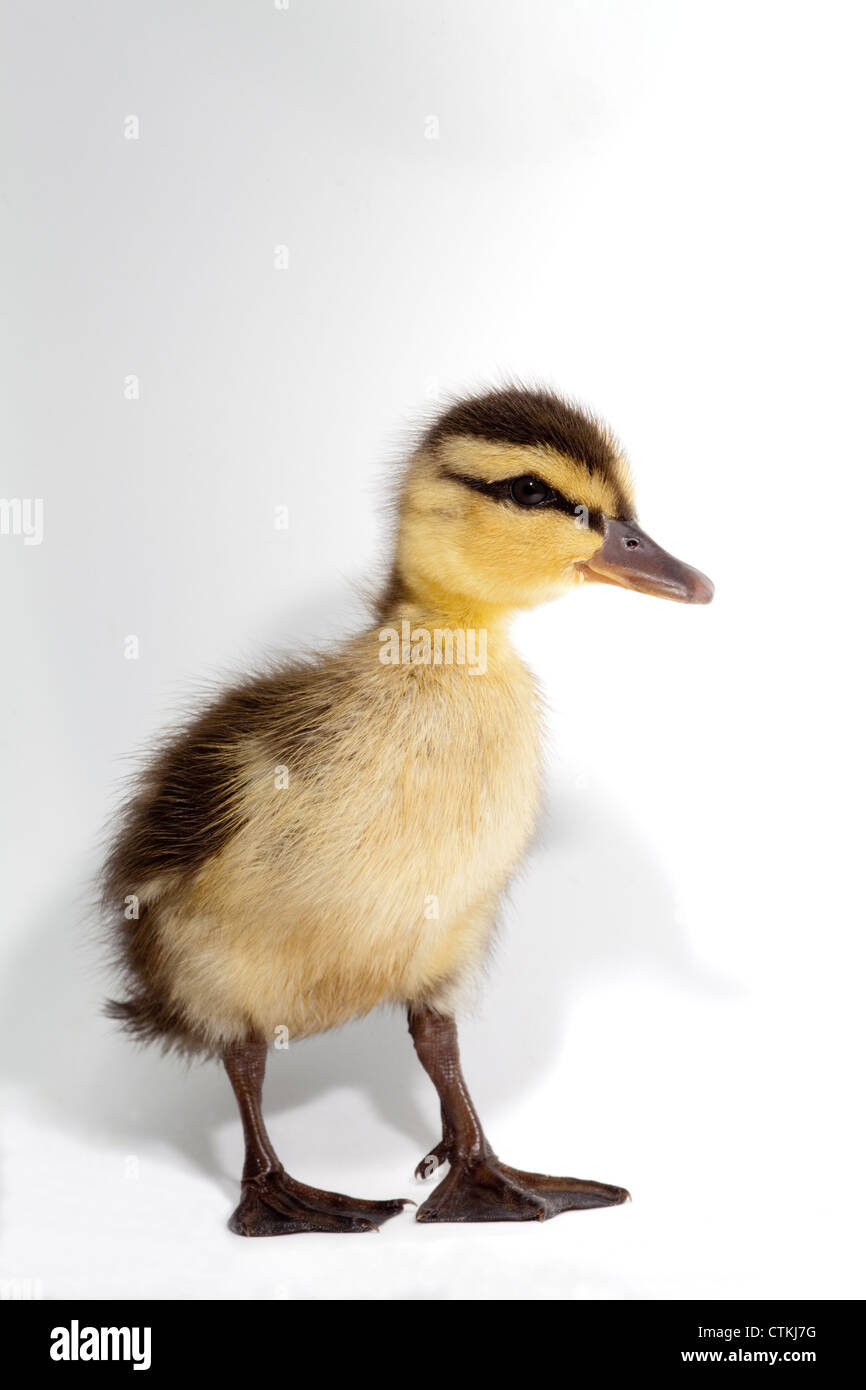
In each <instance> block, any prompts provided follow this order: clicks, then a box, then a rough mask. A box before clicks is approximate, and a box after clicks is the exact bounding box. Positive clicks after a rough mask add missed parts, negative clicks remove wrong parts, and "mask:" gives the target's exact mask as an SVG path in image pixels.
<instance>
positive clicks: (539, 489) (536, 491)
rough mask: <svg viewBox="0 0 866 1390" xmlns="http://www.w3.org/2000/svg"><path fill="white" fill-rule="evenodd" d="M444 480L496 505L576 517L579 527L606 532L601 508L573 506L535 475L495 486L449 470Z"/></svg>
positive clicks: (505, 480)
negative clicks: (507, 504)
mask: <svg viewBox="0 0 866 1390" xmlns="http://www.w3.org/2000/svg"><path fill="white" fill-rule="evenodd" d="M445 477H446V478H451V479H453V481H454V482H455V483H463V485H464V487H471V488H472V490H473V492H481V493H483V494H484V496H485V497H492V498H493V499H494V501H496V502H510V503H511V504H512V505H513V506H518V507H521V508H523V509H524V510H526V511H529V510H533V511H539V510H541V509H546V510H550V511H556V512H564V513H565V515H566V516H570V517H573V518H574V520H575V521H576V522H577V523H578V525H580V526H586V527H589V528H591V529H592V530H593V531H599V532H603V531H604V514H603V513H602V512H601V511H600V510H599V508H597V507H585V506H583V505H582V504H581V503H579V502H570V501H569V500H568V498H567V497H564V496H563V494H562V493H561V492H557V490H556V488H552V487H551V486H550V485H549V484H548V483H545V482H542V481H541V479H540V478H536V477H535V476H534V475H533V474H530V473H524V474H521V475H520V476H519V477H517V478H501V479H499V481H498V482H493V483H487V482H485V481H484V479H483V478H471V477H469V476H468V475H467V474H465V473H452V472H450V470H449V471H446V472H445Z"/></svg>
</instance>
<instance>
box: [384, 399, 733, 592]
mask: <svg viewBox="0 0 866 1390" xmlns="http://www.w3.org/2000/svg"><path fill="white" fill-rule="evenodd" d="M586 581H596V582H601V583H606V584H617V585H620V586H622V587H623V588H626V589H636V590H638V591H640V592H642V593H647V594H655V595H657V596H659V597H662V598H670V599H676V600H678V601H679V602H681V603H709V601H710V599H711V598H712V596H713V586H712V584H711V583H710V581H709V579H707V578H706V576H705V575H703V574H701V573H700V572H699V571H698V570H695V569H692V568H691V566H690V565H685V564H683V563H682V562H681V561H680V560H676V559H675V558H674V557H673V556H672V555H669V554H668V553H667V552H666V551H665V550H662V548H661V546H659V545H656V543H655V542H654V541H653V540H651V539H650V537H649V536H648V535H647V534H646V532H645V531H643V530H641V528H640V527H639V526H638V525H637V522H636V520H635V510H634V497H633V489H632V482H631V475H630V472H629V468H628V464H627V463H626V460H625V456H624V454H623V451H622V449H621V448H620V446H619V444H618V443H617V441H616V439H615V438H614V437H613V435H612V434H611V433H610V431H609V430H608V429H607V428H606V427H605V426H604V425H602V424H601V423H600V422H599V421H598V420H596V419H594V418H593V417H592V416H590V415H588V414H586V413H585V412H584V411H582V410H579V409H578V408H577V407H576V406H574V405H571V404H569V403H568V402H566V401H564V400H562V399H560V398H559V397H558V396H556V395H554V394H553V393H551V392H549V391H543V390H525V389H522V388H518V387H509V388H506V389H504V390H498V391H490V392H488V393H487V394H485V395H479V396H473V397H470V398H468V399H466V400H462V401H459V402H457V403H456V404H455V405H453V406H452V407H451V408H450V409H448V410H447V411H446V412H445V413H444V414H442V415H440V416H439V418H438V419H437V420H435V421H434V423H433V424H432V425H431V426H430V428H429V429H428V430H427V432H426V434H425V435H424V437H423V439H422V440H421V442H420V445H419V447H418V449H417V450H416V452H415V453H414V454H413V456H412V459H411V460H410V464H409V468H408V471H407V474H406V478H405V482H404V486H403V491H402V494H401V501H400V516H399V536H398V543H397V556H396V569H395V579H394V584H395V586H396V588H397V589H398V590H399V592H400V593H401V594H403V595H405V596H406V597H407V598H409V599H412V600H416V601H418V602H421V603H424V604H434V605H437V606H438V607H440V608H442V609H445V610H446V611H447V610H450V611H460V610H462V611H464V612H468V611H471V610H473V609H478V608H482V609H487V610H490V611H495V610H505V611H507V610H510V609H516V608H531V607H534V606H535V605H536V604H538V603H543V602H545V601H546V600H548V599H552V598H556V597H558V596H559V595H561V594H563V593H566V592H567V591H568V590H570V589H573V588H574V587H575V585H577V584H580V583H583V582H586Z"/></svg>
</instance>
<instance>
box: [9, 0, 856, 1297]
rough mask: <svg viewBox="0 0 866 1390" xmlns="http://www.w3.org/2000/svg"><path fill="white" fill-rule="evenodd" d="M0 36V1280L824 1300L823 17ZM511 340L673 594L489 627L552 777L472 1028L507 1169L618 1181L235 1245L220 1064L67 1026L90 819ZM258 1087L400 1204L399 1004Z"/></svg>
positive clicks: (332, 1155)
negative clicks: (485, 1215)
mask: <svg viewBox="0 0 866 1390" xmlns="http://www.w3.org/2000/svg"><path fill="white" fill-rule="evenodd" d="M6 23H7V27H8V29H9V31H10V32H9V40H8V45H7V51H8V63H9V75H8V78H7V81H6V83H5V84H4V96H3V102H4V105H5V108H6V110H5V116H6V119H5V121H4V129H5V131H6V141H7V144H8V147H9V153H8V166H9V173H8V176H7V187H8V203H7V207H8V210H9V211H10V212H11V213H12V219H11V221H12V226H11V230H10V232H9V237H8V246H7V251H6V254H5V257H4V267H5V272H6V275H7V278H8V281H9V284H8V288H7V295H6V300H7V304H8V305H9V310H8V333H7V337H6V347H5V351H6V362H5V367H4V378H5V381H6V383H7V390H8V410H7V412H6V424H5V425H4V449H3V471H2V486H0V491H2V495H3V496H4V497H6V498H7V499H13V498H41V499H43V505H44V536H43V538H42V543H41V544H39V545H25V544H24V538H23V536H20V535H15V534H7V535H2V536H0V564H2V566H3V584H2V598H3V605H4V610H3V653H4V683H3V684H4V702H5V718H4V724H3V745H4V779H3V780H4V788H5V793H6V794H5V797H4V806H3V816H4V820H5V833H4V841H3V853H4V861H3V866H2V885H3V894H2V900H3V917H4V921H3V927H2V938H0V949H2V958H3V962H2V971H3V973H2V983H0V1018H2V1023H0V1027H2V1047H0V1073H2V1080H3V1087H4V1099H3V1101H2V1105H3V1114H4V1117H5V1118H4V1126H3V1129H4V1135H5V1145H4V1147H5V1153H4V1157H3V1189H4V1198H3V1204H2V1213H0V1218H2V1254H0V1278H2V1279H3V1280H12V1281H15V1280H25V1281H26V1280H33V1281H37V1284H38V1285H41V1288H42V1291H43V1293H44V1295H45V1297H58V1296H66V1295H80V1296H83V1297H97V1296H112V1295H113V1296H119V1297H130V1298H131V1297H137V1296H156V1297H181V1298H210V1297H227V1298H238V1299H248V1298H252V1299H259V1298H265V1299H269V1298H277V1299H279V1298H295V1297H315V1298H327V1299H333V1298H350V1297H356V1298H366V1299H369V1298H373V1299H384V1298H407V1299H416V1298H417V1299H420V1298H443V1299H444V1298H460V1299H478V1298H506V1299H508V1298H531V1299H598V1298H603V1299H608V1298H614V1299H628V1298H636V1297H651V1298H675V1297H720V1298H730V1297H754V1296H756V1297H771V1296H775V1297H783V1298H784V1297H833V1296H841V1297H858V1296H862V1295H863V1293H864V1284H863V1275H862V1267H863V1260H862V1248H863V1231H862V1197H861V1195H860V1183H859V1178H860V1172H861V1167H862V1147H863V1143H862V1141H863V1121H862V1081H861V1072H862V1065H861V1056H862V1051H861V1048H862V1040H861V1014H862V1003H861V993H862V981H863V974H864V969H863V967H864V959H863V956H864V952H863V910H862V887H861V861H862V849H861V844H862V838H863V836H862V788H863V785H864V783H863V763H862V744H861V739H860V727H861V718H862V717H861V708H862V689H861V687H860V675H861V671H860V667H861V657H860V647H861V642H862V604H861V600H860V594H861V589H862V578H861V568H862V566H861V559H860V554H861V551H862V548H863V537H862V535H861V518H862V515H863V501H864V482H863V478H864V446H863V428H862V382H863V368H864V361H863V332H862V324H863V308H864V294H863V290H864V285H863V256H862V248H863V245H864V241H866V228H864V195H863V181H862V130H863V122H864V96H863V83H862V72H861V68H862V57H861V55H862V45H863V38H864V34H863V18H862V10H861V9H860V8H859V7H858V6H857V5H855V4H853V3H851V4H844V3H838V2H837V3H832V2H831V3H822V4H820V5H818V4H817V3H814V4H801V3H784V4H783V3H781V0H779V3H775V2H774V0H762V2H761V3H758V4H754V3H749V4H746V3H744V0H731V2H730V3H728V4H726V5H724V6H721V5H715V4H711V3H705V4H701V5H695V4H690V3H686V0H682V2H681V3H675V2H674V0H655V3H653V4H652V5H645V4H641V3H637V0H606V3H604V4H602V3H587V2H586V0H580V2H577V0H575V3H566V2H565V0H561V2H560V3H557V0H533V3H531V4H530V3H528V0H526V2H525V3H518V0H495V3H494V0H469V3H466V2H465V0H431V2H430V3H427V2H426V0H425V3H420V2H419V3H409V4H406V3H398V0H369V3H366V4H363V5H358V4H354V3H350V0H317V2H316V3H315V4H314V3H313V0H289V3H288V5H287V6H286V7H285V9H283V8H279V9H278V8H277V7H276V6H275V5H274V4H272V3H268V0H259V3H256V4H249V3H245V0H218V3H216V2H215V0H208V3H205V0H184V3H183V4H180V5H178V4H174V3H169V0H151V3H150V4H148V5H146V6H135V7H129V6H125V5H117V4H114V3H109V2H108V0H104V2H103V3H99V0H83V3H81V4H78V5H75V6H72V7H70V6H69V5H65V4H61V3H59V0H44V3H42V4H40V5H38V6H18V7H17V8H16V9H15V10H14V11H13V12H11V13H10V14H9V15H8V16H7V21H6ZM130 117H135V118H137V122H138V130H137V134H138V138H137V139H129V138H126V137H127V136H128V135H129V134H130V133H131V132H134V126H133V125H131V124H130V121H129V118H130ZM278 247H284V248H286V252H285V258H286V259H287V268H285V269H281V268H278V266H277V265H276V264H275V255H276V256H277V261H279V260H280V253H277V252H275V248H278ZM506 374H509V375H511V374H513V375H519V376H523V377H526V378H528V379H535V380H540V381H545V382H549V383H551V384H553V385H554V386H557V387H560V388H562V389H564V390H566V391H568V392H571V393H573V394H575V395H577V396H578V397H579V398H581V399H582V400H584V401H586V402H587V403H588V404H590V405H591V406H592V407H593V408H595V409H597V410H598V411H600V412H601V413H602V414H603V415H605V416H607V417H608V418H609V420H610V421H611V423H612V425H613V426H614V428H615V429H616V431H617V432H618V433H619V434H620V435H621V436H622V438H623V439H624V441H625V443H626V445H627V447H628V450H629V452H630V455H631V458H632V462H633V466H634V471H635V476H636V480H637V487H638V500H639V505H640V508H641V516H642V519H643V520H644V522H645V524H646V526H647V528H648V529H649V530H650V532H651V533H652V534H653V535H654V536H656V537H657V538H658V540H659V541H660V542H661V543H662V544H664V545H666V546H668V547H669V548H670V549H671V550H673V551H674V553H676V554H679V555H682V557H683V558H684V559H686V560H688V561H690V562H692V563H694V564H696V565H698V566H699V567H700V568H702V569H704V570H706V572H707V573H708V574H710V575H711V576H712V578H713V579H714V580H715V582H716V586H717V596H716V600H715V603H714V604H713V605H712V606H711V607H710V608H709V609H696V610H691V609H687V608H681V607H679V606H677V605H667V604H664V603H660V602H657V601H654V600H650V599H648V598H644V597H641V596H636V595H630V594H626V593H622V592H618V591H614V590H606V589H597V590H592V591H590V590H587V591H585V592H578V593H576V594H575V595H574V597H573V598H571V599H569V600H567V601H563V602H562V603H560V604H558V605H555V606H553V607H550V608H547V609H545V610H543V611H540V612H538V613H535V614H532V615H527V616H525V617H522V618H521V619H520V621H519V623H518V624H517V627H516V632H517V636H518V640H519V642H520V645H521V648H522V649H523V650H524V652H525V654H526V656H527V659H528V660H529V661H530V663H531V664H532V665H533V667H534V668H535V670H536V671H537V673H538V674H539V676H540V678H541V679H542V681H543V683H544V685H545V688H546V690H547V693H548V697H549V700H550V704H551V759H550V778H549V781H550V794H549V801H548V811H547V819H546V822H545V827H544V832H543V834H542V836H541V838H540V841H539V844H538V846H537V848H536V849H535V851H534V853H533V855H532V858H531V861H530V862H529V864H528V866H527V871H526V873H525V874H524V875H523V876H522V877H521V879H520V881H519V883H518V884H517V885H516V887H515V889H514V891H513V893H512V895H511V898H510V901H509V904H508V906H507V909H506V912H505V920H504V929H503V932H502V936H501V939H500V944H499V947H498V950H497V953H496V958H495V960H494V962H493V964H492V967H491V971H490V975H489V979H488V981H487V985H486V989H485V991H484V993H483V994H482V996H481V997H480V999H479V1001H478V1005H477V1008H476V1011H475V1013H474V1014H473V1016H472V1017H471V1018H469V1019H467V1020H466V1021H465V1024H464V1027H463V1048H464V1056H465V1064H466V1070H467V1073H468V1077H469V1080H470V1084H471V1086H472V1088H473V1091H474V1092H475V1095H476V1099H477V1102H478V1105H479V1109H480V1110H481V1113H482V1115H483V1117H484V1119H485V1122H486V1125H487V1128H488V1130H489V1132H490V1134H491V1137H492V1139H493V1142H494V1144H495V1145H496V1147H497V1149H498V1150H499V1152H500V1153H502V1154H503V1156H504V1157H505V1158H506V1159H508V1160H509V1161H510V1162H512V1163H514V1164H518V1165H520V1166H524V1167H527V1168H535V1169H538V1168H544V1169H546V1170H547V1171H554V1172H558V1171H564V1172H568V1171H572V1172H576V1173H578V1174H580V1175H581V1176H586V1177H597V1178H601V1179H604V1180H607V1181H611V1182H618V1183H623V1184H625V1185H626V1186H628V1187H629V1188H630V1189H631V1191H632V1193H633V1197H634V1201H633V1203H632V1204H631V1205H630V1206H628V1207H624V1208H619V1209H616V1210H611V1211H599V1212H588V1213H584V1214H573V1215H569V1216H565V1217H562V1218H560V1219H558V1220H556V1221H554V1222H552V1223H549V1224H547V1225H543V1226H536V1225H534V1224H533V1225H526V1226H518V1227H511V1226H506V1225H503V1226H489V1227H484V1226H467V1227H456V1226H454V1227H449V1226H442V1227H431V1228H424V1227H420V1226H417V1225H416V1224H414V1223H413V1222H412V1220H411V1217H410V1216H409V1215H408V1214H407V1215H404V1217H402V1218H400V1219H398V1220H394V1221H392V1222H390V1223H389V1224H388V1225H387V1226H386V1227H384V1229H383V1230H382V1232H381V1234H380V1235H379V1236H378V1237H367V1238H324V1237H316V1236H306V1237H301V1238H291V1239H283V1240H275V1241H250V1242H244V1241H240V1240H238V1239H237V1238H235V1237H233V1236H231V1235H230V1234H229V1233H228V1231H227V1230H226V1228H225V1221H226V1218H227V1217H228V1215H229V1212H230V1211H231V1208H232V1205H233V1202H234V1199H235V1193H236V1179H237V1174H238V1171H239V1164H240V1151H241V1145H240V1128H239V1124H238V1122H237V1118H236V1114H235V1111H234V1105H233V1101H232V1098H231V1095H230V1092H229V1088H228V1085H227V1083H226V1081H225V1079H224V1077H223V1076H221V1075H220V1073H219V1070H218V1068H216V1067H214V1066H208V1067H203V1068H194V1069H193V1070H191V1071H185V1069H184V1068H183V1067H182V1066H181V1065H179V1064H178V1063H177V1062H175V1061H172V1060H166V1059H163V1058H161V1057H160V1056H159V1055H157V1054H156V1053H153V1052H150V1053H147V1052H136V1051H135V1050H134V1049H132V1048H131V1047H130V1046H129V1045H128V1044H127V1042H126V1041H125V1040H124V1039H122V1038H121V1037H120V1036H118V1035H117V1034H116V1033H115V1032H114V1031H113V1030H112V1028H111V1027H110V1025H108V1024H107V1023H106V1022H105V1021H104V1020H103V1019H102V1018H101V1017H100V1013H99V1007H100V1001H101V999H102V997H103V995H104V994H105V992H106V990H107V988H108V980H107V978H106V976H105V973H104V971H103V969H102V967H101V964H100V959H99V952H98V950H97V948H96V945H95V941H94V933H93V928H92V925H91V924H90V918H89V915H88V905H87V894H88V892H89V884H90V881H91V877H92V875H93V873H94V871H95V869H96V867H97V865H98V862H99V854H100V849H99V845H100V837H101V835H102V833H103V830H104V827H105V826H106V824H110V812H111V808H112V807H113V806H115V805H116V804H117V797H118V795H119V792H120V790H121V788H122V785H123V779H124V777H125V775H126V774H127V772H128V770H129V768H130V766H131V763H130V760H129V755H130V754H131V753H132V752H133V751H134V750H136V749H142V748H146V747H147V746H148V743H149V742H150V741H151V740H152V739H153V737H154V736H155V734H156V733H157V732H158V731H159V730H161V729H162V728H163V727H164V725H165V723H166V722H167V721H168V720H170V719H171V718H173V717H174V715H175V714H176V712H177V710H178V709H179V708H182V707H183V706H184V704H185V703H186V702H187V701H188V700H189V698H190V696H191V695H192V694H193V693H194V692H195V691H196V690H197V689H200V688H201V686H202V684H203V683H205V682H207V681H209V680H212V679H214V678H217V677H219V676H220V674H221V673H224V672H226V671H228V670H237V669H246V668H247V667H248V666H249V665H250V664H251V663H254V662H255V661H256V660H257V659H259V657H260V656H261V655H262V654H263V653H264V652H265V651H267V650H273V649H281V648H285V649H288V650H292V649H295V648H297V647H299V646H301V645H302V644H303V643H305V642H309V641H316V642H319V641H322V640H326V639H329V638H330V637H336V636H339V634H340V633H342V632H344V631H346V630H347V628H349V627H350V626H351V625H352V623H353V622H356V621H358V615H359V613H360V612H361V600H360V598H359V588H360V586H361V585H362V584H363V583H365V582H366V581H368V580H369V579H370V578H371V576H372V577H375V576H376V574H377V573H379V572H380V571H381V569H382V567H383V564H384V560H385V556H386V551H387V537H388V524H387V502H388V499H389V493H390V490H391V488H392V486H393V484H392V479H393V476H394V473H393V466H394V461H395V459H397V458H398V457H399V455H400V451H401V449H402V447H403V446H404V443H405V439H406V437H407V431H408V430H409V428H410V427H411V425H412V422H413V420H416V419H417V418H418V416H419V414H423V413H424V411H426V410H429V408H430V407H431V405H432V404H435V401H436V400H437V399H438V398H439V397H440V396H444V395H445V394H447V393H448V392H451V391H458V392H459V391H463V390H466V389H468V388H471V387H474V386H476V385H479V384H481V383H485V382H489V381H496V380H500V379H501V378H502V377H503V376H504V375H506ZM132 376H134V377H136V378H137V379H138V382H139V388H140V390H139V396H138V398H137V399H128V398H127V396H128V394H129V393H128V390H125V385H128V381H129V378H130V377H132ZM281 505H284V506H287V507H288V515H289V525H288V528H287V529H284V530H278V529H276V528H275V527H274V524H273V519H274V512H275V508H276V507H278V506H281ZM130 635H135V636H137V638H138V639H139V642H140V656H139V658H138V659H137V660H128V659H125V655H124V642H125V639H126V638H127V637H129V636H130ZM267 1105H268V1116H269V1119H270V1122H271V1124H272V1129H273V1133H274V1137H275V1141H276V1142H277V1145H278V1147H279V1149H280V1151H281V1152H282V1153H283V1155H284V1157H285V1160H286V1163H287V1165H288V1166H289V1167H290V1168H291V1170H292V1171H293V1172H294V1173H296V1174H297V1175H298V1176H299V1177H300V1178H302V1179H305V1180H308V1181H311V1182H314V1183H316V1184H318V1185H321V1186H324V1187H332V1188H337V1189H342V1190H347V1191H351V1192H357V1193H359V1194H365V1195H370V1196H374V1195H377V1194H381V1195H387V1196H391V1195H394V1194H396V1193H400V1192H402V1193H404V1194H405V1195H407V1196H413V1197H416V1198H417V1197H419V1196H423V1194H424V1191H425V1190H426V1189H424V1188H421V1187H420V1186H418V1185H416V1184H415V1181H414V1179H413V1178H412V1176H411V1175H412V1169H413V1167H414V1164H415V1163H416V1162H417V1160H418V1159H419V1158H420V1157H421V1156H422V1154H423V1153H425V1152H426V1149H427V1147H428V1146H429V1144H430V1143H431V1141H432V1140H433V1138H434V1137H435V1133H436V1121H437V1104H436V1100H435V1097H434V1095H433V1092H432V1090H431V1088H430V1086H429V1083H428V1082H427V1081H426V1078H425V1077H424V1076H423V1075H422V1074H421V1072H420V1070H419V1068H418V1066H417V1063H416V1062H415V1059H414V1057H413V1055H412V1051H411V1048H410V1045H409V1040H408V1037H407V1036H406V1033H405V1026H404V1023H403V1021H402V1020H401V1019H400V1018H398V1017H396V1016H378V1017H372V1018H370V1019H368V1020H366V1021H365V1022H363V1023H361V1024H358V1025H355V1026H353V1027H352V1028H347V1029H345V1030H343V1031H342V1032H340V1033H337V1034H334V1035H332V1036H328V1037H323V1038H318V1039H316V1040H314V1041H312V1042H310V1043H307V1044H304V1045H302V1046H299V1047H297V1048H292V1049H290V1051H289V1053H288V1054H286V1053H277V1054H275V1056H274V1057H273V1058H272V1061H271V1075H270V1079H269V1084H268V1088H267Z"/></svg>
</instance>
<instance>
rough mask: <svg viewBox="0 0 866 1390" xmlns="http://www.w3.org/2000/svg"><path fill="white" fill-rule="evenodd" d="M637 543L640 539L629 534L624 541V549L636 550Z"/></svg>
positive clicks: (638, 543)
mask: <svg viewBox="0 0 866 1390" xmlns="http://www.w3.org/2000/svg"><path fill="white" fill-rule="evenodd" d="M639 545H640V541H639V540H638V538H637V536H629V537H628V538H627V540H626V541H625V548H626V550H637V548H638V546H639Z"/></svg>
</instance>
